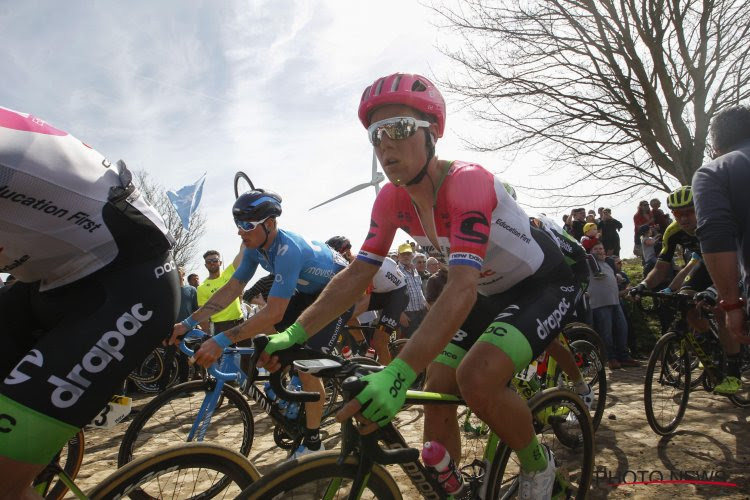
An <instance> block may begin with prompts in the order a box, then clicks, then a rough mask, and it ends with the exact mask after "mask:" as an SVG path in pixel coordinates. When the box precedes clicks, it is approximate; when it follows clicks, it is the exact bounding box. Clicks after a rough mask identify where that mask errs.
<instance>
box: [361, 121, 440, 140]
mask: <svg viewBox="0 0 750 500" xmlns="http://www.w3.org/2000/svg"><path fill="white" fill-rule="evenodd" d="M429 126H430V122H427V121H424V120H417V119H416V118H412V117H410V116H396V117H393V118H386V119H385V120H380V121H377V122H375V123H373V124H372V125H370V126H369V127H367V134H368V136H369V138H370V142H371V143H372V145H373V146H380V142H381V139H382V138H383V134H386V135H387V136H388V137H390V138H391V139H393V140H394V141H401V140H403V139H408V138H409V137H411V136H413V135H414V134H416V133H417V130H419V128H420V127H425V128H429Z"/></svg>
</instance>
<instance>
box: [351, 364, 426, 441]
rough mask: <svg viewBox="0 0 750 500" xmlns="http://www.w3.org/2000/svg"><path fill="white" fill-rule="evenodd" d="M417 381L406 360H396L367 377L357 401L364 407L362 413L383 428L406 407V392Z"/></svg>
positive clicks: (363, 378) (364, 378) (364, 379)
mask: <svg viewBox="0 0 750 500" xmlns="http://www.w3.org/2000/svg"><path fill="white" fill-rule="evenodd" d="M416 379H417V374H416V373H414V370H413V369H412V367H411V366H409V365H408V364H407V363H406V362H405V361H404V360H402V359H399V358H396V359H394V360H393V361H391V364H389V365H388V366H386V367H385V369H384V370H382V371H380V372H376V373H371V374H369V375H365V376H364V377H362V379H361V380H363V381H365V382H367V385H366V386H365V388H364V389H362V390H361V391H360V393H359V394H357V396H356V399H357V401H359V402H360V404H361V405H362V406H363V407H364V409H363V410H361V412H360V413H362V416H363V417H365V418H366V419H368V420H370V421H372V422H377V424H378V425H379V426H380V427H383V426H384V425H386V424H387V423H388V422H390V421H391V420H393V417H395V416H396V413H398V411H399V410H400V409H401V407H402V406H404V401H405V400H406V391H407V389H409V387H411V384H413V383H414V381H415V380H416Z"/></svg>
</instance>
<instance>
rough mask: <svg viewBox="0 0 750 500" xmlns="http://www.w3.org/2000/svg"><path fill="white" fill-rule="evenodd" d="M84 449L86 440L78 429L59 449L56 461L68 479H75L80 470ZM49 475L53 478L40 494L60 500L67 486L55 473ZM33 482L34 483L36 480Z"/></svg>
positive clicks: (46, 498)
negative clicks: (45, 489)
mask: <svg viewBox="0 0 750 500" xmlns="http://www.w3.org/2000/svg"><path fill="white" fill-rule="evenodd" d="M85 449H86V440H85V438H84V435H83V431H82V430H80V431H78V432H77V433H76V435H75V436H73V437H72V438H70V439H69V440H68V442H67V443H65V446H63V448H62V449H61V450H60V455H59V456H58V460H57V463H58V465H59V466H60V468H61V469H62V470H63V471H64V472H65V474H66V475H67V476H68V477H69V478H70V479H75V478H76V476H78V471H80V470H81V464H82V463H83V454H84V451H85ZM42 474H46V471H43V472H42ZM40 475H41V474H40ZM51 475H52V477H54V479H52V480H51V481H50V483H49V485H48V486H47V491H46V492H42V495H43V496H44V498H45V500H60V499H62V498H63V497H64V496H65V493H67V491H68V487H67V486H66V485H65V483H63V482H62V481H61V480H60V478H59V477H58V476H57V474H54V473H52V474H51ZM34 484H35V485H36V482H35V483H34Z"/></svg>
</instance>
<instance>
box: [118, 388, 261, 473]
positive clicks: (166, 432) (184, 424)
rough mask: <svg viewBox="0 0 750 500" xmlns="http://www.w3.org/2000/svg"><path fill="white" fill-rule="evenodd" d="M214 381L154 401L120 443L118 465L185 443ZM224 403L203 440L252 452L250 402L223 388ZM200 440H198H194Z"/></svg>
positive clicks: (173, 390) (172, 391)
mask: <svg viewBox="0 0 750 500" xmlns="http://www.w3.org/2000/svg"><path fill="white" fill-rule="evenodd" d="M214 384H215V382H214V381H211V380H209V381H203V380H194V381H191V382H185V383H184V384H179V385H176V386H174V387H171V388H169V389H167V390H166V391H164V392H163V393H161V394H159V395H158V396H156V397H155V398H154V399H152V400H151V401H150V402H149V403H148V404H147V405H146V406H144V407H143V409H142V410H141V411H140V412H138V414H137V415H136V416H135V417H134V418H133V421H132V422H131V423H130V426H129V427H128V429H127V431H125V435H124V436H123V438H122V443H121V444H120V450H119V453H118V455H117V466H118V467H122V466H123V465H125V464H126V463H128V462H130V461H131V460H133V458H138V457H139V456H142V455H144V451H142V450H144V449H145V450H155V449H162V448H164V447H167V446H170V445H173V444H174V443H179V442H186V441H187V437H188V434H189V433H190V430H191V428H192V426H193V422H195V420H196V418H197V417H198V412H199V410H200V407H201V404H202V403H203V400H204V399H205V398H206V397H207V396H208V393H209V392H210V391H212V390H213V388H214ZM222 397H223V398H224V402H223V403H222V404H221V405H220V406H217V408H216V409H215V410H214V413H213V415H212V417H211V424H210V426H209V427H208V429H207V431H206V434H205V437H204V440H206V441H210V442H212V443H217V444H221V445H224V446H226V447H228V448H229V449H232V450H234V451H237V452H239V453H240V454H242V455H245V456H246V455H247V454H248V453H249V452H250V447H251V446H252V444H253V437H254V432H255V424H254V422H253V414H252V411H251V410H250V405H248V403H247V400H245V398H244V397H243V396H242V394H241V393H240V392H239V391H237V389H235V388H233V387H231V386H229V385H226V384H225V385H224V386H223V387H222ZM195 440H198V437H197V436H196V437H195Z"/></svg>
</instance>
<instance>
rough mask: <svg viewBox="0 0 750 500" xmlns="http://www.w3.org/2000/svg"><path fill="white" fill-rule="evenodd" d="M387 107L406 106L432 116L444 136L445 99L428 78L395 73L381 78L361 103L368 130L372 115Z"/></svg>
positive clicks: (367, 89)
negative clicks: (377, 109) (380, 108)
mask: <svg viewBox="0 0 750 500" xmlns="http://www.w3.org/2000/svg"><path fill="white" fill-rule="evenodd" d="M386 104H403V105H405V106H409V107H410V108H414V109H416V110H418V111H421V112H422V113H424V114H426V115H431V116H432V117H433V118H434V119H435V122H436V123H437V128H438V133H437V136H438V137H443V131H444V130H445V100H444V99H443V96H442V95H441V94H440V91H439V90H438V89H437V88H436V87H435V85H433V84H432V82H431V81H429V80H428V79H427V78H425V77H423V76H420V75H411V74H406V73H394V74H392V75H389V76H385V77H382V78H378V79H377V80H375V81H374V82H373V84H372V85H370V86H369V87H367V88H366V89H365V91H364V92H363V93H362V99H361V100H360V103H359V121H361V122H362V125H364V126H365V128H367V127H369V126H370V115H371V114H372V112H373V111H375V109H376V108H379V107H381V106H385V105H386Z"/></svg>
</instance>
